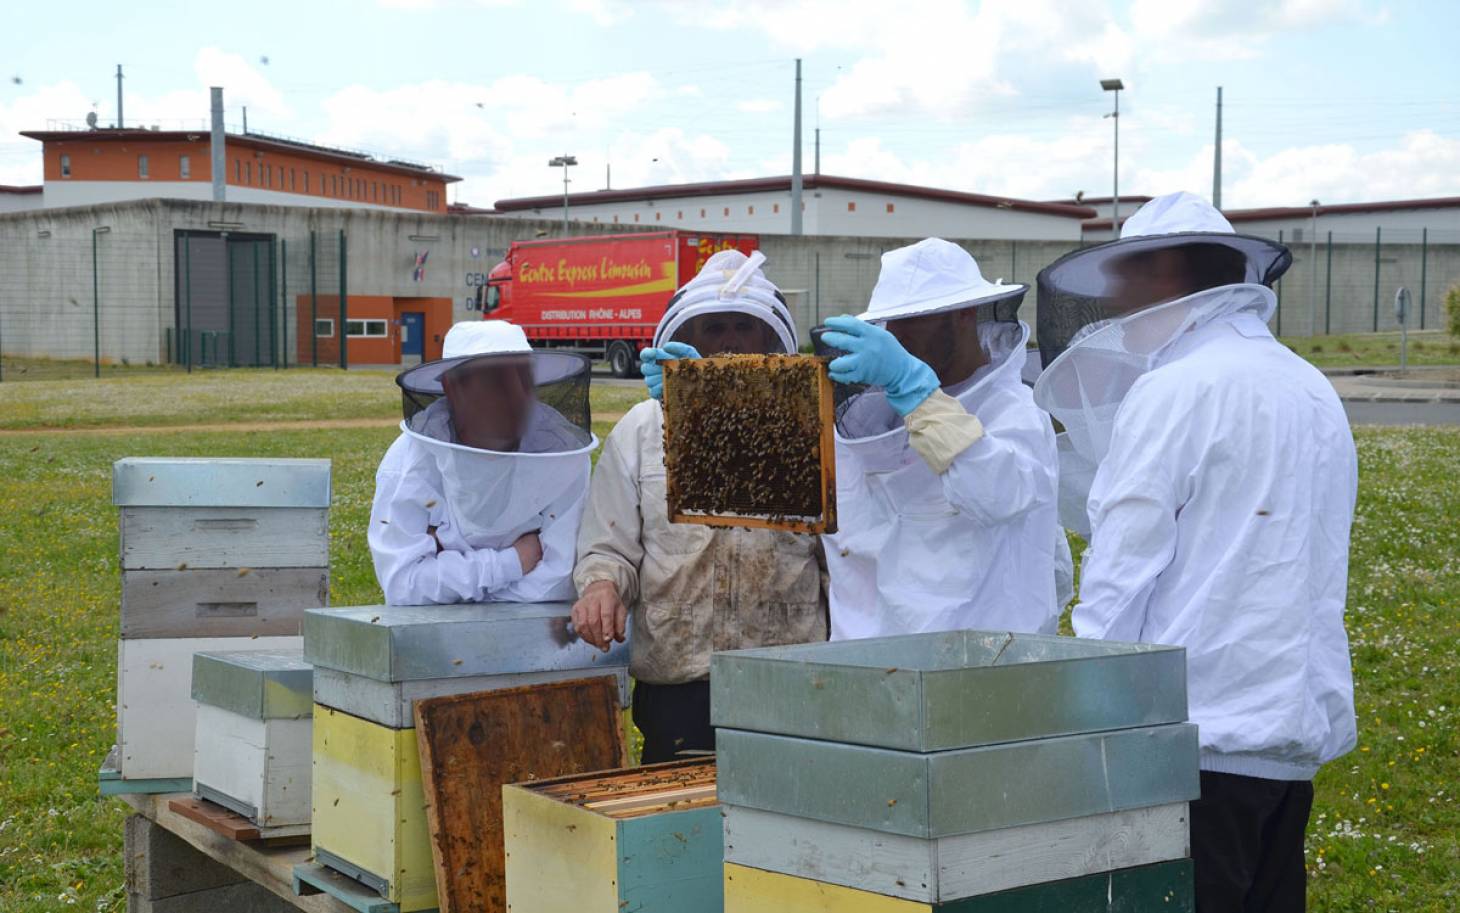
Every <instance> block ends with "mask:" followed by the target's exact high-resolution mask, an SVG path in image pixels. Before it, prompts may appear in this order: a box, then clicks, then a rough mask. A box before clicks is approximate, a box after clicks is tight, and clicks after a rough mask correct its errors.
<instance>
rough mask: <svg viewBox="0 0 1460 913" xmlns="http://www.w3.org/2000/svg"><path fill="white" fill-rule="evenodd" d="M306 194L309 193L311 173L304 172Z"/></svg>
mask: <svg viewBox="0 0 1460 913" xmlns="http://www.w3.org/2000/svg"><path fill="white" fill-rule="evenodd" d="M304 192H305V193H309V172H308V171H306V172H304Z"/></svg>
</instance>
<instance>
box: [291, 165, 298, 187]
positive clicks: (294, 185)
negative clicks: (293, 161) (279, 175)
mask: <svg viewBox="0 0 1460 913" xmlns="http://www.w3.org/2000/svg"><path fill="white" fill-rule="evenodd" d="M298 177H299V172H297V171H295V170H294V169H293V168H290V169H289V189H290V190H297V189H298V186H297V185H296V184H295V183H294V182H295V180H296V179H297V178H298Z"/></svg>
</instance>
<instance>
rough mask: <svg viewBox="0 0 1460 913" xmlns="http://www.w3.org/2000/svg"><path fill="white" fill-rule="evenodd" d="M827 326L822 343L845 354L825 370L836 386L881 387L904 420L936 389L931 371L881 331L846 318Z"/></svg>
mask: <svg viewBox="0 0 1460 913" xmlns="http://www.w3.org/2000/svg"><path fill="white" fill-rule="evenodd" d="M826 325H827V327H828V328H830V329H831V330H832V332H830V333H824V334H822V337H821V341H822V342H824V343H826V344H827V345H829V346H832V347H834V348H838V349H841V350H842V351H844V352H846V353H847V354H846V355H843V356H841V357H840V358H837V359H835V360H834V361H832V363H831V364H830V365H829V366H828V367H829V371H830V373H831V379H832V380H834V381H836V382H837V383H839V384H868V385H869V386H873V387H881V388H882V389H883V390H885V391H886V392H887V402H888V403H890V404H891V405H892V408H894V409H896V410H897V413H898V414H899V415H904V416H905V415H907V414H908V413H909V412H911V411H913V410H914V409H916V408H917V407H918V406H920V405H922V403H923V400H925V399H927V398H928V397H929V396H931V395H933V393H934V391H936V390H937V389H938V387H939V384H938V375H937V374H935V373H933V369H932V368H930V367H928V366H927V364H925V363H924V362H922V361H919V360H918V359H916V358H914V357H913V356H912V355H911V354H909V353H908V351H907V349H904V348H903V347H902V343H900V342H898V341H897V337H896V336H893V335H892V334H891V333H889V332H887V331H886V330H884V329H883V328H882V327H879V326H875V325H874V324H870V323H867V322H866V321H864V320H858V319H857V318H856V317H847V316H841V317H829V318H827V321H826Z"/></svg>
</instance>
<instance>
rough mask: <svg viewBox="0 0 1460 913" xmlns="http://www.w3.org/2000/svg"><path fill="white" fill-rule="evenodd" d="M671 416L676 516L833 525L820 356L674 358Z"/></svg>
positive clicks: (681, 519) (670, 473)
mask: <svg viewBox="0 0 1460 913" xmlns="http://www.w3.org/2000/svg"><path fill="white" fill-rule="evenodd" d="M664 414H665V421H664V464H665V469H666V471H667V477H668V485H667V488H668V500H669V517H670V520H671V521H673V522H676V523H706V524H708V525H711V526H757V527H771V528H776V529H787V530H792V531H797V532H834V531H835V530H836V504H835V497H836V480H835V476H834V466H835V461H834V457H833V454H832V452H831V451H832V444H831V442H832V437H831V418H832V409H831V383H830V381H829V380H828V378H827V375H826V364H825V361H824V360H823V359H819V358H816V357H814V356H805V355H727V356H718V357H715V358H703V359H691V360H676V361H673V362H669V363H667V365H666V371H665V384H664Z"/></svg>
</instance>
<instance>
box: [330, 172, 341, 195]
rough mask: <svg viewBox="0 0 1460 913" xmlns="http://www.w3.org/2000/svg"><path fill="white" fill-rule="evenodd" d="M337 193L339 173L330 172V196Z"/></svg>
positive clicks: (338, 189)
mask: <svg viewBox="0 0 1460 913" xmlns="http://www.w3.org/2000/svg"><path fill="white" fill-rule="evenodd" d="M339 194H340V178H339V175H334V174H332V175H330V196H332V197H333V196H339Z"/></svg>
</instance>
